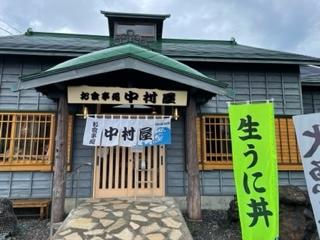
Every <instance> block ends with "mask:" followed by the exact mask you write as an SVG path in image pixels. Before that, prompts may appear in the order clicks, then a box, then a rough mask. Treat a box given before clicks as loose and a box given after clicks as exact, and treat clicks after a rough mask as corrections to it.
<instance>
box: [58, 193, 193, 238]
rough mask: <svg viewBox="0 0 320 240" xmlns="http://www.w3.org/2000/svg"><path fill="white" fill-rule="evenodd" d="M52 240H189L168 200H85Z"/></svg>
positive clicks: (174, 205)
mask: <svg viewBox="0 0 320 240" xmlns="http://www.w3.org/2000/svg"><path fill="white" fill-rule="evenodd" d="M54 239H55V240H62V239H63V240H84V239H90V240H102V239H122V240H144V239H146V240H162V239H172V240H183V239H185V240H189V239H190V240H191V239H192V237H191V235H190V232H189V230H188V228H187V225H186V224H185V221H184V219H183V216H182V215H181V212H180V210H179V209H178V207H177V206H176V204H175V202H174V200H173V199H172V198H157V199H152V198H148V199H97V200H88V201H86V202H84V203H83V204H81V205H80V206H79V207H78V208H77V209H74V210H72V211H71V213H70V214H69V216H68V217H67V218H66V220H65V221H64V223H63V224H62V226H61V227H60V228H59V229H58V231H57V233H56V234H55V236H54Z"/></svg>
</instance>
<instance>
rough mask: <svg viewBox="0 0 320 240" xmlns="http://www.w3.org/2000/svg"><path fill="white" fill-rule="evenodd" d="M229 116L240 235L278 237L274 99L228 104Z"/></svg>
mask: <svg viewBox="0 0 320 240" xmlns="http://www.w3.org/2000/svg"><path fill="white" fill-rule="evenodd" d="M229 118H230V130H231V142H232V159H233V172H234V179H235V185H236V192H237V201H238V208H239V216H240V224H241V233H242V239H243V240H276V239H279V192H278V170H277V156H276V146H275V129H274V128H275V125H274V112H273V103H252V104H231V105H229Z"/></svg>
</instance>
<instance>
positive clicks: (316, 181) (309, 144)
mask: <svg viewBox="0 0 320 240" xmlns="http://www.w3.org/2000/svg"><path fill="white" fill-rule="evenodd" d="M293 122H294V127H295V130H296V136H297V140H298V145H299V151H300V156H301V159H302V165H303V169H304V175H305V178H306V182H307V188H308V193H309V197H310V201H311V205H312V209H313V214H314V217H315V223H316V225H317V229H318V234H319V237H320V148H319V147H320V113H314V114H305V115H298V116H294V117H293Z"/></svg>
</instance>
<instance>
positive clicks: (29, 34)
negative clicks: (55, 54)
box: [24, 28, 109, 40]
mask: <svg viewBox="0 0 320 240" xmlns="http://www.w3.org/2000/svg"><path fill="white" fill-rule="evenodd" d="M24 35H25V36H51V37H70V38H72V37H77V38H86V39H99V40H100V39H103V38H105V39H109V36H107V35H94V34H79V33H57V32H35V31H33V30H32V29H30V28H29V29H28V30H27V31H26V32H25V33H24Z"/></svg>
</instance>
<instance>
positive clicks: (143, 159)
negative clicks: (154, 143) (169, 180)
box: [139, 147, 148, 189]
mask: <svg viewBox="0 0 320 240" xmlns="http://www.w3.org/2000/svg"><path fill="white" fill-rule="evenodd" d="M146 151H147V147H144V148H143V152H142V153H139V155H140V156H141V157H140V161H141V162H144V165H145V169H142V168H140V166H139V169H140V173H141V180H140V181H141V188H142V189H145V182H146V177H147V174H148V173H147V171H142V170H146V169H147V163H146Z"/></svg>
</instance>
